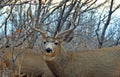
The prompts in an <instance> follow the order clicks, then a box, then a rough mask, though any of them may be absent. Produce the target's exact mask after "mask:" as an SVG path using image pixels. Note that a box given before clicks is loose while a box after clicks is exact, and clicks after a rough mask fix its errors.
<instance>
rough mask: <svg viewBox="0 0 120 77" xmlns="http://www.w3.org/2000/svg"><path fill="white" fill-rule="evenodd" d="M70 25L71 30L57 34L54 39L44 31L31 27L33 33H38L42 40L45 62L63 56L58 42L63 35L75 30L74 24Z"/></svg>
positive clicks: (62, 50) (61, 47)
mask: <svg viewBox="0 0 120 77" xmlns="http://www.w3.org/2000/svg"><path fill="white" fill-rule="evenodd" d="M71 24H72V26H73V27H72V28H71V29H68V30H65V31H63V32H60V33H57V34H56V35H54V37H50V36H48V34H47V32H46V31H43V30H41V29H37V28H35V26H33V27H32V28H33V29H34V30H35V31H38V32H40V33H41V35H42V37H43V39H44V42H43V43H44V48H45V49H44V51H45V52H44V58H45V59H46V60H52V59H54V58H56V56H58V57H59V56H60V55H61V54H64V48H63V46H62V44H61V41H60V40H61V38H62V36H63V35H64V34H66V33H71V32H73V30H74V29H75V28H76V25H75V23H74V22H71Z"/></svg>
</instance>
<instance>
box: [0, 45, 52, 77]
mask: <svg viewBox="0 0 120 77" xmlns="http://www.w3.org/2000/svg"><path fill="white" fill-rule="evenodd" d="M1 51H2V49H1ZM12 67H13V68H12ZM4 70H12V75H10V74H9V75H10V76H11V77H54V75H53V73H52V72H51V71H50V69H49V68H48V66H47V65H46V63H45V61H44V60H43V58H42V57H41V56H40V53H38V52H35V51H34V50H32V49H28V48H26V49H20V48H16V47H15V48H14V51H13V53H12V52H11V47H8V48H5V49H4V53H3V56H2V57H1V61H0V71H4ZM0 77H2V75H1V76H0Z"/></svg>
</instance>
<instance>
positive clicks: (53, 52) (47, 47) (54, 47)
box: [43, 37, 61, 60]
mask: <svg viewBox="0 0 120 77" xmlns="http://www.w3.org/2000/svg"><path fill="white" fill-rule="evenodd" d="M43 43H44V58H45V59H49V60H51V59H54V58H55V57H56V56H57V55H58V54H59V51H60V48H61V47H60V46H61V42H60V40H59V39H56V38H54V37H47V38H46V39H45V40H44V41H43Z"/></svg>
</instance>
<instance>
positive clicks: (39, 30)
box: [32, 26, 47, 38]
mask: <svg viewBox="0 0 120 77" xmlns="http://www.w3.org/2000/svg"><path fill="white" fill-rule="evenodd" d="M32 29H33V30H35V31H38V32H40V33H41V35H42V37H44V38H46V37H47V32H46V31H43V30H41V29H37V28H36V27H35V26H33V27H32Z"/></svg>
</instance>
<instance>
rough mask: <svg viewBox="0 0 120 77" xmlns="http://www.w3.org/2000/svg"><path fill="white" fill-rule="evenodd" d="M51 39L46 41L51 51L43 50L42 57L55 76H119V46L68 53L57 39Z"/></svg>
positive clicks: (46, 45)
mask: <svg viewBox="0 0 120 77" xmlns="http://www.w3.org/2000/svg"><path fill="white" fill-rule="evenodd" d="M53 40H54V41H53ZM53 40H52V41H51V40H48V39H47V41H46V44H45V48H51V49H52V51H51V52H49V53H48V52H47V51H45V52H44V59H45V61H46V63H47V65H48V67H49V68H50V69H51V71H52V72H53V73H54V75H56V76H57V77H120V47H111V48H103V49H96V50H91V51H88V52H75V53H69V54H68V53H67V52H66V50H65V49H64V47H63V46H62V44H61V41H60V40H59V39H53ZM56 42H57V43H58V44H57V45H55V43H56ZM48 44H49V46H48ZM53 55H54V56H53Z"/></svg>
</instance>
